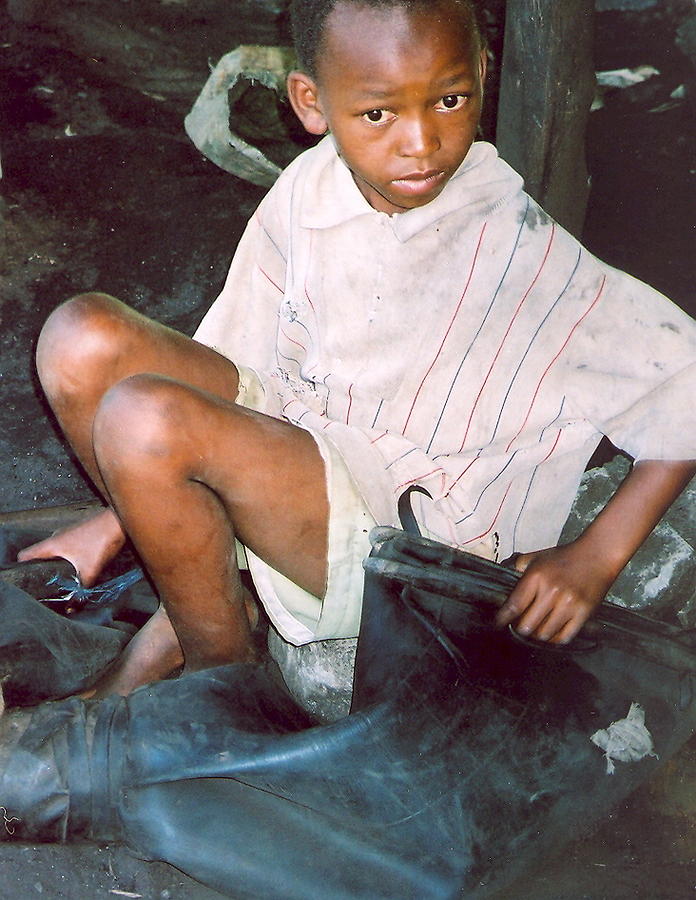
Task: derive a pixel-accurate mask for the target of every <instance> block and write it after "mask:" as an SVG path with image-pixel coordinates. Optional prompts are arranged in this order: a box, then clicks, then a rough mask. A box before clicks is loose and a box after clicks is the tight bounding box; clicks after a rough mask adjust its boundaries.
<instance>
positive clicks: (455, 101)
mask: <svg viewBox="0 0 696 900" xmlns="http://www.w3.org/2000/svg"><path fill="white" fill-rule="evenodd" d="M468 99H469V96H468V94H445V96H444V97H443V98H442V99H441V100H440V102H439V103H438V104H437V107H436V108H437V109H446V110H448V111H450V110H453V109H454V110H456V109H461V108H462V106H464V104H465V103H466V101H467V100H468Z"/></svg>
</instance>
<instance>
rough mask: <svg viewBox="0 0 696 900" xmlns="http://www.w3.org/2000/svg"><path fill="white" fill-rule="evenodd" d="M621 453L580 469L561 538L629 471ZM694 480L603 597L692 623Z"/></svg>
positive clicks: (578, 527) (695, 620)
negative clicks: (576, 491) (606, 460)
mask: <svg viewBox="0 0 696 900" xmlns="http://www.w3.org/2000/svg"><path fill="white" fill-rule="evenodd" d="M630 468H631V465H630V463H629V461H628V460H627V459H625V458H624V457H621V456H617V457H615V458H614V459H613V460H612V461H611V462H609V463H607V464H606V465H604V466H601V467H600V468H597V469H591V470H590V471H588V472H586V473H585V475H584V477H583V480H582V483H581V485H580V488H579V490H578V495H577V497H576V500H575V504H574V506H573V509H572V510H571V513H570V516H569V518H568V521H567V523H566V525H565V528H564V530H563V534H562V535H561V543H568V542H569V541H572V540H574V539H575V538H576V537H578V535H580V534H581V533H582V532H583V531H584V530H585V528H587V526H588V525H589V524H590V522H592V521H593V520H594V518H595V517H596V516H597V515H598V513H599V512H600V511H601V510H602V509H603V508H604V506H605V505H606V503H607V502H608V501H609V499H610V498H611V497H612V495H613V494H614V491H615V490H616V489H617V487H618V486H619V485H620V484H621V482H622V481H623V479H624V478H625V477H626V475H627V474H628V473H629V471H630ZM695 500H696V480H695V481H693V482H692V483H691V484H690V485H689V487H687V489H686V490H685V491H684V493H683V494H682V496H681V497H680V498H679V499H678V500H677V501H676V502H675V503H674V504H673V505H672V506H671V507H670V509H669V510H668V511H667V513H666V515H665V517H664V518H663V519H662V521H661V522H660V523H659V524H658V526H657V527H656V528H655V530H654V531H653V533H652V534H651V535H650V537H649V538H648V539H647V540H646V541H645V543H644V544H643V546H642V547H641V548H640V549H639V550H638V552H637V553H636V555H635V556H634V557H633V559H632V560H631V561H630V563H629V564H628V565H627V566H626V568H625V569H624V571H623V572H622V573H621V575H620V576H619V577H618V578H617V580H616V581H615V582H614V584H613V585H612V588H611V590H610V592H609V594H608V597H607V599H608V600H610V601H611V602H612V603H616V604H618V605H619V606H625V607H627V608H629V609H635V610H641V611H645V612H647V613H648V614H649V615H651V616H654V617H655V618H660V619H662V620H664V621H668V622H671V623H672V624H681V625H682V626H685V627H692V626H694V625H696V591H695V589H694V572H695V571H696V567H695V559H696V557H695V556H694V549H695V548H696V503H695V502H694V501H695Z"/></svg>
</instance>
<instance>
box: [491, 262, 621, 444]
mask: <svg viewBox="0 0 696 900" xmlns="http://www.w3.org/2000/svg"><path fill="white" fill-rule="evenodd" d="M606 283H607V276H606V275H605V276H604V277H603V278H602V283H601V285H600V287H599V292H598V293H597V296H596V297H595V298H594V300H593V301H592V303H591V304H590V306H589V307H588V308H587V309H586V310H585V312H584V313H583V314H582V315H581V316H580V318H579V319H578V321H577V322H576V323H575V325H573V327H572V328H571V329H570V332H569V334H568V337H567V338H566V339H565V341H564V342H563V346H562V347H561V349H560V350H559V351H558V353H557V354H556V355H555V356H554V358H553V359H552V360H551V362H550V363H549V364H548V366H547V367H546V368H545V369H544V373H543V374H542V376H541V378H540V379H539V383H538V384H537V386H536V390H535V391H534V395H533V396H532V402H531V403H530V404H529V409H528V410H527V415H526V416H525V417H524V422H522V425H521V426H520V429H519V431H518V432H517V434H516V435H515V436H514V437H513V438H512V440H511V441H510V443H509V444H508V445H507V447H506V448H505V452H506V453H507V452H508V451H509V450H510V447H511V446H512V445H513V444H514V442H515V441H516V440H517V438H518V437H519V436H520V435H521V434H522V432H523V431H524V428H525V425H526V424H527V422H528V421H529V417H530V415H531V414H532V409H533V408H534V404H535V403H536V398H537V396H538V394H539V391H540V390H541V385H542V383H543V381H544V379H545V378H546V376H547V375H548V374H549V372H550V371H551V368H552V367H553V365H554V364H555V363H556V361H557V360H558V358H559V356H560V355H561V354H562V353H563V351H564V350H565V348H566V347H567V346H568V344H569V343H570V339H571V338H572V337H573V335H574V334H575V331H576V330H577V329H578V328H579V327H580V325H581V324H582V322H583V321H584V319H586V318H587V316H589V314H590V313H591V312H592V310H593V309H594V308H595V306H596V305H597V304H598V303H599V300H600V297H601V296H602V294H603V293H604V287H605V285H606Z"/></svg>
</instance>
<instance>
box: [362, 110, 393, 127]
mask: <svg viewBox="0 0 696 900" xmlns="http://www.w3.org/2000/svg"><path fill="white" fill-rule="evenodd" d="M362 117H363V119H365V120H366V121H367V122H369V123H370V124H371V125H382V124H384V122H388V121H389V119H390V118H391V113H390V112H389V111H388V110H386V109H371V110H369V111H368V112H366V113H363V116H362Z"/></svg>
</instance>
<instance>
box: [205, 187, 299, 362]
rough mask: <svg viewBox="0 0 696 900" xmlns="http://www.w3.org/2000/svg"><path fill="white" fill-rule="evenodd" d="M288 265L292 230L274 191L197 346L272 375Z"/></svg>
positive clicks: (259, 212) (259, 213)
mask: <svg viewBox="0 0 696 900" xmlns="http://www.w3.org/2000/svg"><path fill="white" fill-rule="evenodd" d="M286 259H287V228H284V227H283V217H282V215H281V214H280V210H279V201H278V196H277V191H276V190H275V188H274V189H272V190H271V192H270V193H269V194H268V195H267V196H266V197H265V198H264V200H263V201H262V203H261V205H260V206H259V208H258V209H257V210H256V212H255V214H254V215H253V217H252V218H251V219H250V220H249V223H248V225H247V227H246V229H245V231H244V234H243V235H242V238H241V240H240V242H239V244H238V246H237V250H236V252H235V254H234V258H233V260H232V263H231V265H230V269H229V272H228V274H227V278H226V280H225V284H224V287H223V289H222V291H221V293H220V295H219V296H218V297H217V299H216V300H215V301H214V302H213V304H212V306H211V307H210V309H209V310H208V312H207V313H206V314H205V316H204V317H203V320H202V321H201V324H200V325H199V326H198V328H197V330H196V332H195V334H194V336H193V337H194V340H197V341H199V342H200V343H202V344H207V345H208V346H210V347H212V348H213V349H215V350H217V351H218V353H221V354H222V355H223V356H226V357H227V358H228V359H230V360H232V362H234V363H238V364H241V365H245V366H248V367H250V368H253V369H254V370H256V371H258V372H268V371H272V369H273V368H274V367H275V364H276V356H275V347H276V343H277V332H278V311H279V308H280V304H281V302H282V300H283V296H284V289H285V271H286Z"/></svg>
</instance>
